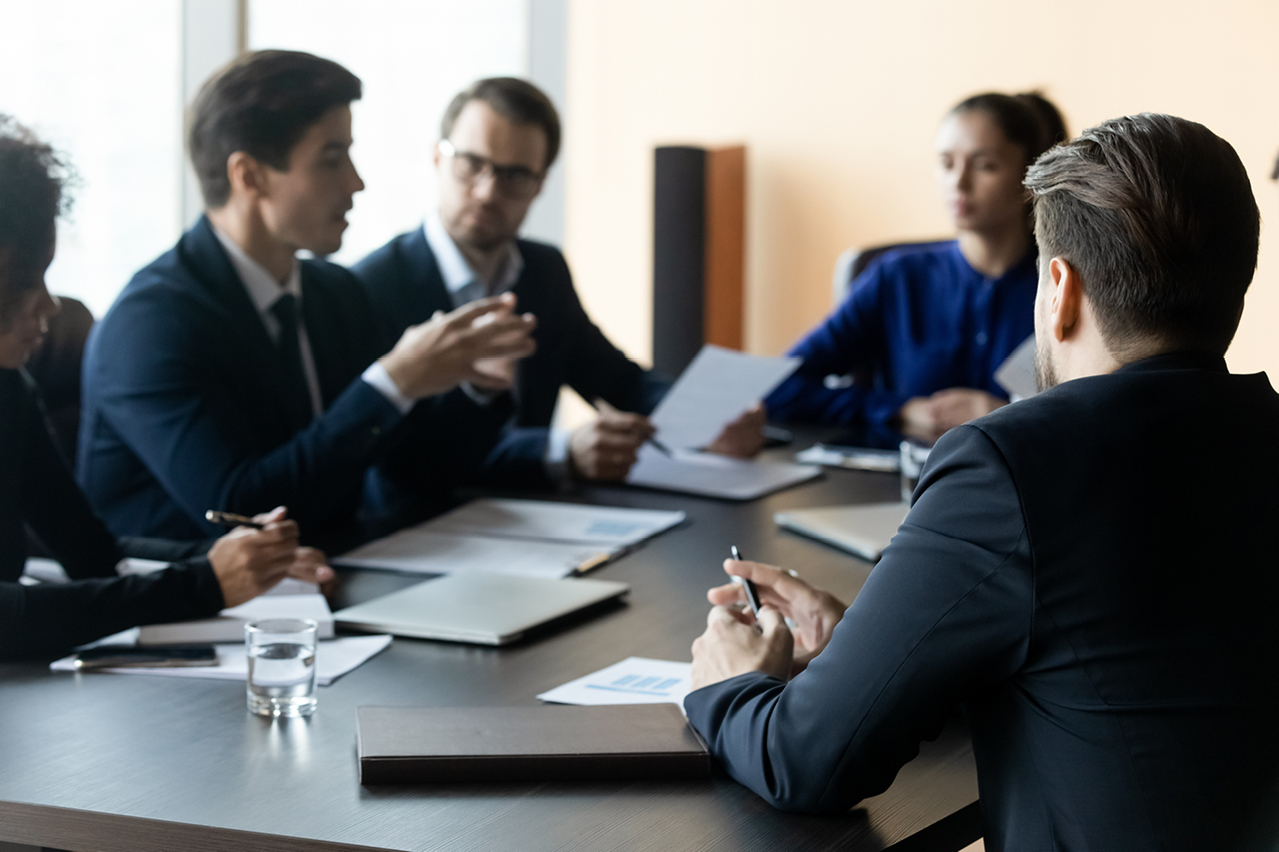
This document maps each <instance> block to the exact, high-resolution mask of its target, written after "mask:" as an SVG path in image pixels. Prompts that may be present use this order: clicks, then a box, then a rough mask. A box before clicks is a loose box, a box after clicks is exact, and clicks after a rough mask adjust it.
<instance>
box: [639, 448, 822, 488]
mask: <svg viewBox="0 0 1279 852" xmlns="http://www.w3.org/2000/svg"><path fill="white" fill-rule="evenodd" d="M821 472H822V471H821V468H820V467H816V466H814V465H803V464H780V463H775V462H761V461H744V460H742V459H731V458H728V457H727V456H719V455H715V454H713V453H695V452H690V451H688V450H676V451H675V455H674V456H673V457H671V456H667V455H665V454H664V453H661V452H659V451H658V450H655V449H653V448H652V447H648V446H646V447H642V448H641V449H640V452H639V460H638V461H636V462H635V464H634V466H632V467H631V472H630V474H629V475H628V476H627V477H626V481H627V483H629V484H631V485H642V486H644V487H645V488H658V489H661V490H663V491H678V492H680V493H682V494H697V495H700V496H703V497H719V498H722V499H726V500H754V499H755V498H756V497H762V496H764V495H765V494H771V493H773V492H774V491H781V490H782V489H783V488H790V487H791V486H792V485H798V484H799V483H801V482H807V481H808V480H810V479H813V478H814V477H817V476H820V475H821Z"/></svg>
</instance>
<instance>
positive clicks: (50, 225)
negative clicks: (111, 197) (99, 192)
mask: <svg viewBox="0 0 1279 852" xmlns="http://www.w3.org/2000/svg"><path fill="white" fill-rule="evenodd" d="M71 180H72V173H71V169H70V167H69V166H68V165H67V164H66V162H65V161H64V160H63V159H62V158H61V157H60V156H59V155H58V153H57V152H56V151H54V150H53V148H52V147H50V146H49V145H47V144H45V143H44V142H41V141H40V140H39V139H37V138H36V137H35V135H34V134H33V133H32V132H31V131H30V130H28V129H27V128H25V127H23V126H22V125H21V124H18V122H16V121H14V120H13V119H12V118H11V117H9V116H7V115H3V114H0V249H8V250H9V264H10V268H9V274H8V275H6V276H5V279H6V280H4V281H0V284H3V285H4V287H3V289H2V290H0V324H2V323H3V322H4V321H5V319H6V316H7V314H8V313H9V311H10V310H11V309H12V308H13V306H14V305H15V304H16V303H17V302H18V301H19V300H20V299H21V298H22V297H23V295H24V294H25V292H26V290H28V289H30V287H31V286H32V285H34V284H35V282H37V281H39V280H40V279H39V276H36V275H32V274H30V273H31V272H32V271H34V269H35V267H36V266H37V265H38V264H41V263H43V262H44V261H45V259H46V258H47V256H48V253H49V249H50V248H51V247H52V243H53V237H54V225H55V223H56V222H57V219H58V216H59V215H61V214H62V213H65V212H66V210H67V208H68V207H70V205H71V198H70V195H69V194H68V193H67V192H66V188H67V184H68V183H69V182H70V181H71Z"/></svg>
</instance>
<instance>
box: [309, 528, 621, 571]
mask: <svg viewBox="0 0 1279 852" xmlns="http://www.w3.org/2000/svg"><path fill="white" fill-rule="evenodd" d="M621 550H622V548H620V547H617V546H616V545H591V544H575V543H565V542H558V541H519V542H515V541H512V540H511V539H509V538H482V537H480V536H460V535H440V534H438V533H434V532H431V531H430V530H427V529H423V528H422V527H411V528H409V529H406V530H401V531H400V532H398V533H395V534H393V535H390V536H387V537H386V538H384V539H380V540H379V541H375V542H373V543H371V544H366V545H365V546H363V547H359V548H356V549H355V550H352V551H351V552H350V553H347V554H345V555H344V556H341V557H339V558H338V559H335V560H334V561H335V562H336V563H337V564H338V565H344V566H349V567H351V568H388V569H391V570H394V571H405V572H409V573H413V574H462V573H469V572H474V571H481V572H484V573H487V574H515V575H517V576H520V577H546V578H549V579H555V578H557V577H567V576H569V575H570V574H573V573H574V572H576V571H577V570H578V569H579V568H582V569H583V570H586V568H589V567H593V566H594V565H598V564H602V563H603V562H606V561H608V560H609V559H611V558H612V557H613V556H615V555H616V554H617V553H619V552H620V551H621Z"/></svg>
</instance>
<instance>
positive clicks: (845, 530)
mask: <svg viewBox="0 0 1279 852" xmlns="http://www.w3.org/2000/svg"><path fill="white" fill-rule="evenodd" d="M909 511H910V504H909V503H906V502H900V503H862V504H860V505H854V506H826V507H825V508H821V509H795V510H794V511H791V512H778V513H777V514H776V515H773V520H774V521H776V522H777V523H778V525H780V526H782V527H785V528H786V529H788V530H791V531H792V532H797V533H799V534H801V535H806V536H809V537H810V538H815V539H817V540H818V541H822V542H825V543H826V544H829V545H833V546H834V547H838V548H839V549H840V550H846V551H848V552H849V553H851V554H853V555H854V556H860V557H861V558H862V559H865V560H867V561H868V562H877V561H878V560H879V557H880V556H881V555H882V554H883V552H884V548H886V547H888V543H889V542H890V541H892V540H893V536H894V535H896V534H897V528H898V527H900V526H901V525H902V521H904V520H906V513H907V512H909Z"/></svg>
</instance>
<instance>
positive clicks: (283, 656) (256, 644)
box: [244, 618, 317, 716]
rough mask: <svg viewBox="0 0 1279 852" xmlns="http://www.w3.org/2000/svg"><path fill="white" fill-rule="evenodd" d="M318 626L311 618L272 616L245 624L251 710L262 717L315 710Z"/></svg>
mask: <svg viewBox="0 0 1279 852" xmlns="http://www.w3.org/2000/svg"><path fill="white" fill-rule="evenodd" d="M316 633H317V626H316V623H315V622H314V621H312V620H311V619H309V618H268V619H263V620H261V621H250V622H249V623H248V624H246V625H244V650H245V653H246V654H247V655H248V658H249V678H248V684H247V687H246V690H247V695H248V701H249V711H250V712H252V713H257V714H258V715H259V716H310V715H311V714H312V713H314V712H315V647H316Z"/></svg>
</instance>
